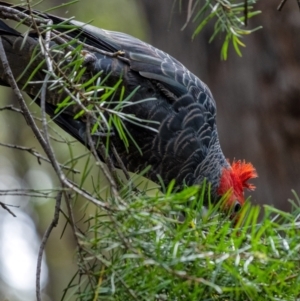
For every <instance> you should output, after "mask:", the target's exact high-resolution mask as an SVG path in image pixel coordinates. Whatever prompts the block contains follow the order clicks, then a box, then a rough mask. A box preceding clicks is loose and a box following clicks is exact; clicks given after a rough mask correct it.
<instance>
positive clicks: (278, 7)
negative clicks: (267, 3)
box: [277, 0, 286, 11]
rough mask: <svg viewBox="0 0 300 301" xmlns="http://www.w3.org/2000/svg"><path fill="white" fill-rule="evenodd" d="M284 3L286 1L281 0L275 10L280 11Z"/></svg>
mask: <svg viewBox="0 0 300 301" xmlns="http://www.w3.org/2000/svg"><path fill="white" fill-rule="evenodd" d="M285 3H286V0H281V2H280V4H279V5H278V6H277V10H278V11H281V10H282V8H283V6H284V4H285Z"/></svg>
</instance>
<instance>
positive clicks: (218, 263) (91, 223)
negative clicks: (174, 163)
mask: <svg viewBox="0 0 300 301" xmlns="http://www.w3.org/2000/svg"><path fill="white" fill-rule="evenodd" d="M123 189H124V190H123V191H124V192H126V193H124V194H123V199H122V202H121V203H120V202H118V201H117V200H116V198H111V199H109V203H110V204H111V208H110V210H108V211H97V212H96V213H95V215H94V216H91V217H89V218H88V219H87V220H86V230H85V231H84V232H83V231H81V233H82V234H79V241H80V248H79V250H78V251H79V256H78V258H79V259H80V260H79V269H80V277H79V275H75V276H74V278H73V279H72V281H71V282H70V285H69V289H71V288H72V289H73V290H74V288H76V290H77V298H78V300H235V301H239V300H241V301H244V300H295V298H296V297H297V296H298V295H299V293H300V286H299V285H298V283H299V277H300V276H299V269H300V265H299V259H300V255H299V245H300V238H299V236H298V232H299V230H298V228H299V221H298V220H299V216H298V214H299V208H298V209H296V210H295V211H294V212H293V213H291V214H290V213H285V212H281V211H279V210H276V209H274V208H272V207H268V206H266V207H265V208H264V210H263V212H260V209H259V208H258V207H255V206H250V205H249V204H247V205H246V206H245V207H244V208H243V211H242V212H241V215H240V218H239V220H238V221H237V224H236V225H235V226H234V223H233V222H232V221H230V219H228V218H227V217H226V216H224V215H222V214H220V213H218V212H219V211H218V208H216V207H213V206H211V205H208V208H207V210H204V209H203V208H202V206H203V204H204V201H205V193H204V190H205V188H204V187H202V188H199V187H189V188H186V189H185V190H184V191H181V192H179V193H172V192H170V190H168V191H167V192H166V194H165V195H163V196H162V195H156V196H154V197H149V196H145V195H144V194H143V193H137V191H136V190H131V189H130V188H129V186H126V185H125V186H124V188H123ZM217 207H218V206H217ZM219 209H220V208H219ZM260 213H261V214H262V215H263V217H262V219H261V221H260V222H258V219H259V214H260ZM180 216H185V219H184V221H179V218H178V217H180ZM235 223H236V222H235ZM66 295H68V294H67V291H66ZM63 300H66V299H65V298H63Z"/></svg>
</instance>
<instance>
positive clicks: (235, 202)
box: [217, 161, 257, 214]
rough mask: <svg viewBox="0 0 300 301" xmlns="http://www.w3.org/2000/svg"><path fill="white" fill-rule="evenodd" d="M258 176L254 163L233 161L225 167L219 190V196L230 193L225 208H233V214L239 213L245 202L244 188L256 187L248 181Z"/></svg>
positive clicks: (251, 188)
mask: <svg viewBox="0 0 300 301" xmlns="http://www.w3.org/2000/svg"><path fill="white" fill-rule="evenodd" d="M256 177H257V173H256V170H255V168H254V167H253V165H252V164H251V163H246V162H245V161H233V162H232V164H231V165H230V166H229V167H224V168H223V169H222V171H221V178H220V184H219V187H218V190H217V194H218V195H219V196H223V195H224V194H226V193H228V199H227V200H226V202H225V205H224V206H225V207H226V208H224V209H231V210H232V211H233V214H234V213H237V212H238V211H239V210H240V209H241V207H242V206H243V204H244V202H245V198H244V189H245V188H247V189H249V190H254V189H255V186H254V185H252V184H250V183H248V181H249V180H250V179H253V178H256Z"/></svg>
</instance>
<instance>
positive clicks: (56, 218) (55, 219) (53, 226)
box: [36, 191, 63, 301]
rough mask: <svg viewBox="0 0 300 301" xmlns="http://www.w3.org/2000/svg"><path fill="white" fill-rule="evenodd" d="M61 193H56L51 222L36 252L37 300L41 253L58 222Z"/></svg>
mask: <svg viewBox="0 0 300 301" xmlns="http://www.w3.org/2000/svg"><path fill="white" fill-rule="evenodd" d="M62 194H63V191H60V192H59V193H58V194H57V197H56V204H55V210H54V216H53V219H52V222H51V223H50V225H49V227H48V228H47V230H46V232H45V234H44V237H43V239H42V242H41V245H40V249H39V253H38V260H37V267H36V298H37V300H38V301H41V300H42V297H41V271H42V259H43V253H44V250H45V245H46V243H47V240H48V238H49V236H50V234H51V232H52V230H53V228H55V227H56V226H57V224H58V219H59V211H60V205H61V198H62Z"/></svg>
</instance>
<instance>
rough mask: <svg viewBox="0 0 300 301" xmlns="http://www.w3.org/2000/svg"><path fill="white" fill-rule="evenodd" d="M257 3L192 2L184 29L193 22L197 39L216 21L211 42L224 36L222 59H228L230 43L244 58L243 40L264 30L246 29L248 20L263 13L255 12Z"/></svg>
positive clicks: (197, 0)
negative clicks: (208, 25)
mask: <svg viewBox="0 0 300 301" xmlns="http://www.w3.org/2000/svg"><path fill="white" fill-rule="evenodd" d="M255 3H256V0H245V1H244V2H238V3H236V1H234V0H228V1H227V0H225V1H224V0H205V1H203V0H195V1H194V0H190V1H189V3H188V14H187V21H186V24H185V25H184V26H183V29H184V28H185V27H186V25H187V24H188V23H189V22H190V21H192V22H193V23H194V24H195V27H196V28H195V30H194V33H193V38H195V37H196V36H197V35H198V34H199V33H200V32H201V31H202V30H203V28H204V27H206V26H207V24H208V23H209V22H212V21H214V29H213V34H212V35H211V37H210V39H209V42H210V43H211V42H212V41H213V40H214V39H215V38H216V37H217V36H220V35H222V36H224V42H223V45H222V48H221V59H223V60H226V59H227V57H228V48H229V45H230V43H231V44H232V46H233V48H234V50H235V52H236V53H237V54H238V55H239V56H242V52H241V47H245V44H244V43H243V42H242V41H241V40H242V38H243V37H244V36H246V35H249V34H251V33H253V32H255V31H257V30H258V29H260V28H262V27H261V26H259V27H256V28H253V29H246V26H247V25H248V20H249V19H250V18H253V17H254V16H256V15H258V14H260V13H261V11H258V10H254V4H255ZM181 5H182V4H181V1H180V6H181Z"/></svg>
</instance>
